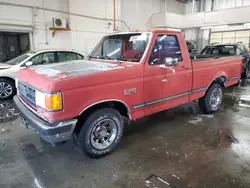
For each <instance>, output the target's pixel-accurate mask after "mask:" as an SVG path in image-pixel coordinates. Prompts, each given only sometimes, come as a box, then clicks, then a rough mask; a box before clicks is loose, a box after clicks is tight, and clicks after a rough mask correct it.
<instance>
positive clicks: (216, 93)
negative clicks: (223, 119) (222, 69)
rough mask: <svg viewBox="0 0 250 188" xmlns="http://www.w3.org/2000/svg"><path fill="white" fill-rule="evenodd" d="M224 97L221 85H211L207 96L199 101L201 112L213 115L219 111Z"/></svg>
mask: <svg viewBox="0 0 250 188" xmlns="http://www.w3.org/2000/svg"><path fill="white" fill-rule="evenodd" d="M222 95H223V94H222V87H221V85H219V84H213V85H211V86H210V87H209V89H208V90H207V92H206V94H205V96H204V97H202V98H201V99H200V100H199V106H200V109H201V111H202V112H203V113H205V114H212V113H214V112H216V111H217V110H219V108H220V105H221V101H222Z"/></svg>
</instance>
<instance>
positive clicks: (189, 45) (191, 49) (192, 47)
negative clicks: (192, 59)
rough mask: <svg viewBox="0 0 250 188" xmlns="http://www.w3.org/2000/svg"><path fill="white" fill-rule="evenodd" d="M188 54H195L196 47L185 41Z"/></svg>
mask: <svg viewBox="0 0 250 188" xmlns="http://www.w3.org/2000/svg"><path fill="white" fill-rule="evenodd" d="M186 44H187V47H188V52H189V53H196V45H195V44H194V43H193V42H192V41H188V40H187V41H186Z"/></svg>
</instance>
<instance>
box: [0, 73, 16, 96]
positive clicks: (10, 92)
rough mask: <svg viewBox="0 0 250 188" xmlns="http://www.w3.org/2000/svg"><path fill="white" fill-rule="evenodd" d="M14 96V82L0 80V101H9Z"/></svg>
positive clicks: (4, 79)
mask: <svg viewBox="0 0 250 188" xmlns="http://www.w3.org/2000/svg"><path fill="white" fill-rule="evenodd" d="M15 94H16V87H15V82H14V81H12V80H10V79H6V78H0V100H5V99H10V98H12V97H13V96H14V95H15Z"/></svg>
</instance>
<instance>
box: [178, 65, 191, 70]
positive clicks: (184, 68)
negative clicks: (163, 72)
mask: <svg viewBox="0 0 250 188" xmlns="http://www.w3.org/2000/svg"><path fill="white" fill-rule="evenodd" d="M180 69H181V70H188V69H189V67H187V66H182V67H181V68H180Z"/></svg>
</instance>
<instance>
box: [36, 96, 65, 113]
mask: <svg viewBox="0 0 250 188" xmlns="http://www.w3.org/2000/svg"><path fill="white" fill-rule="evenodd" d="M36 105H38V106H40V107H42V108H44V109H45V110H47V111H57V110H62V94H61V93H60V92H57V93H52V94H48V93H43V92H40V91H36Z"/></svg>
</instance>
